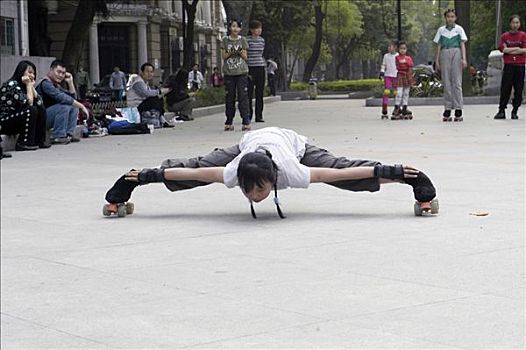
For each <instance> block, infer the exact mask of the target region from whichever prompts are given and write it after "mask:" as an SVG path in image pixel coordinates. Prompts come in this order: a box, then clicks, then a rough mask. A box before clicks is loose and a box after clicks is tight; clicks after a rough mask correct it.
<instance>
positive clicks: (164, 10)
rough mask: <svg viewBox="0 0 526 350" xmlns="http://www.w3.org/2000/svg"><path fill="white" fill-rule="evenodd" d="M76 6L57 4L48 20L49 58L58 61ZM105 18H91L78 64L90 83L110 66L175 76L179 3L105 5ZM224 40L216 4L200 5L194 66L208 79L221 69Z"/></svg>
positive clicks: (175, 0)
mask: <svg viewBox="0 0 526 350" xmlns="http://www.w3.org/2000/svg"><path fill="white" fill-rule="evenodd" d="M77 4H78V1H58V4H57V5H58V6H57V9H56V11H54V13H49V15H48V32H49V36H50V37H51V38H52V44H51V55H52V56H56V57H61V56H62V51H63V49H64V44H65V40H66V36H67V32H68V30H69V27H70V25H71V21H72V20H73V17H74V15H75V11H76V8H77ZM108 9H109V16H108V17H107V18H103V17H101V16H96V17H95V19H94V21H93V23H92V24H91V26H90V29H89V39H88V41H87V42H86V44H85V45H84V47H83V49H82V55H81V58H80V62H77V63H76V64H77V65H82V66H83V67H84V68H85V69H86V70H87V71H89V73H90V78H91V81H92V82H93V83H97V82H100V81H101V80H102V79H103V77H104V76H106V75H108V74H110V73H111V72H112V70H113V67H114V66H119V67H120V68H121V70H122V71H124V72H126V73H137V72H138V71H139V67H140V66H141V65H142V64H143V63H145V62H150V63H152V64H153V65H154V67H155V68H156V77H157V78H158V79H162V78H164V77H166V76H167V75H169V74H172V73H175V72H176V71H177V69H178V68H179V67H181V65H182V62H183V36H182V33H183V8H182V2H181V1H179V0H154V1H141V0H135V1H128V2H115V3H109V4H108ZM224 35H226V27H225V16H224V11H223V9H222V5H221V1H213V0H201V1H199V3H198V6H197V11H196V20H195V29H194V45H193V48H194V62H196V63H198V64H199V65H200V70H201V71H202V72H203V73H204V74H205V75H207V76H208V75H209V74H211V71H212V68H213V67H214V66H220V65H221V55H220V44H221V39H222V37H223V36H224Z"/></svg>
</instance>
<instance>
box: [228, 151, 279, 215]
mask: <svg viewBox="0 0 526 350" xmlns="http://www.w3.org/2000/svg"><path fill="white" fill-rule="evenodd" d="M237 181H238V183H239V187H241V188H242V189H243V191H245V193H248V192H250V191H252V190H253V189H254V187H255V186H258V187H263V186H264V183H265V181H269V182H270V183H272V187H273V188H274V203H275V204H276V209H277V211H278V215H279V217H280V218H282V219H285V217H286V216H285V215H283V212H282V211H281V207H280V206H279V199H278V187H277V181H278V166H277V165H276V163H274V161H273V160H272V154H271V153H270V152H269V151H268V150H266V149H264V148H260V149H258V150H256V151H255V152H250V153H247V154H245V155H244V156H243V157H241V160H240V161H239V165H238V166H237ZM250 212H251V213H252V217H253V218H254V219H256V218H257V216H256V211H255V210H254V205H253V203H252V201H250Z"/></svg>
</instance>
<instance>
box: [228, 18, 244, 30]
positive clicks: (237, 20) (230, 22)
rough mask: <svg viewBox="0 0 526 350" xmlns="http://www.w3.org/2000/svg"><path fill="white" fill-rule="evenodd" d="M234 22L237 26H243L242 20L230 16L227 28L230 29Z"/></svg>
mask: <svg viewBox="0 0 526 350" xmlns="http://www.w3.org/2000/svg"><path fill="white" fill-rule="evenodd" d="M234 22H236V23H237V25H238V26H239V28H242V27H243V22H241V20H240V19H237V18H230V20H229V21H228V29H229V30H230V27H231V26H232V23H234Z"/></svg>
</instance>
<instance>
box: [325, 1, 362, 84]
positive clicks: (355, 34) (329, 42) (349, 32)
mask: <svg viewBox="0 0 526 350" xmlns="http://www.w3.org/2000/svg"><path fill="white" fill-rule="evenodd" d="M325 4H326V10H325V11H326V14H325V16H326V18H325V30H324V33H323V34H324V35H323V37H324V43H325V45H326V46H327V47H328V48H329V49H330V53H331V56H332V57H331V58H332V61H333V67H334V69H335V73H336V74H335V75H336V78H337V79H339V78H340V77H341V76H340V70H341V68H342V66H343V65H344V64H346V63H347V62H348V61H349V56H350V53H351V52H352V50H353V46H354V43H355V42H356V39H357V38H359V37H360V36H361V35H362V34H363V30H362V14H361V12H360V10H359V9H358V6H357V5H356V4H354V3H353V2H352V1H350V0H336V1H327V2H326V3H325ZM319 63H323V64H327V63H328V62H321V61H320V62H319Z"/></svg>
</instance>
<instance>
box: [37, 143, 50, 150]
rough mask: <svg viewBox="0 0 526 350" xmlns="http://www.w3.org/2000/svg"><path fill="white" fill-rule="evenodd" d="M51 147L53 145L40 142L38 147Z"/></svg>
mask: <svg viewBox="0 0 526 350" xmlns="http://www.w3.org/2000/svg"><path fill="white" fill-rule="evenodd" d="M50 147H51V145H50V144H48V143H39V144H38V148H43V149H45V148H50Z"/></svg>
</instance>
